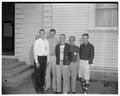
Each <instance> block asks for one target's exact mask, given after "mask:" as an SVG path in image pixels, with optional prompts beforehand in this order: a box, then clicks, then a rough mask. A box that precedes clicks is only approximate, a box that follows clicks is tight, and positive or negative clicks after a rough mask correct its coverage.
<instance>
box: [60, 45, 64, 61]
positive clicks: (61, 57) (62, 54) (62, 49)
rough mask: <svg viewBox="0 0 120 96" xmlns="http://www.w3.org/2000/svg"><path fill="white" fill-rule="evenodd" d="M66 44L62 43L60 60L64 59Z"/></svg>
mask: <svg viewBox="0 0 120 96" xmlns="http://www.w3.org/2000/svg"><path fill="white" fill-rule="evenodd" d="M64 47H65V45H60V60H63V56H64Z"/></svg>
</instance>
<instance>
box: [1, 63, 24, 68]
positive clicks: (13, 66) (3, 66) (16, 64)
mask: <svg viewBox="0 0 120 96" xmlns="http://www.w3.org/2000/svg"><path fill="white" fill-rule="evenodd" d="M24 64H25V62H24V61H19V62H15V63H12V64H3V65H2V70H10V69H12V68H16V67H19V66H22V65H24Z"/></svg>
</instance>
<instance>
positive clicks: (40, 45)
mask: <svg viewBox="0 0 120 96" xmlns="http://www.w3.org/2000/svg"><path fill="white" fill-rule="evenodd" d="M33 50H34V59H35V62H36V63H38V56H47V62H49V43H48V41H47V39H41V38H40V39H37V40H36V41H35V42H34V48H33Z"/></svg>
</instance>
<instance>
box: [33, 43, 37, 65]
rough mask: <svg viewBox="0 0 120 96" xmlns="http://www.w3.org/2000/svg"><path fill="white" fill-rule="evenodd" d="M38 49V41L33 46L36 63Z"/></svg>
mask: <svg viewBox="0 0 120 96" xmlns="http://www.w3.org/2000/svg"><path fill="white" fill-rule="evenodd" d="M37 48H38V45H37V41H35V42H34V46H33V52H34V60H35V63H38V58H37Z"/></svg>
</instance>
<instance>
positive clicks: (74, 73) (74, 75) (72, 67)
mask: <svg viewBox="0 0 120 96" xmlns="http://www.w3.org/2000/svg"><path fill="white" fill-rule="evenodd" d="M69 68H70V78H71V80H70V85H71V91H72V92H75V91H76V78H77V63H70V65H69Z"/></svg>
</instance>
